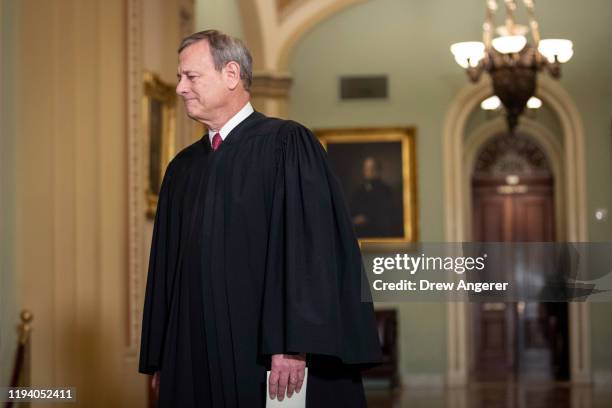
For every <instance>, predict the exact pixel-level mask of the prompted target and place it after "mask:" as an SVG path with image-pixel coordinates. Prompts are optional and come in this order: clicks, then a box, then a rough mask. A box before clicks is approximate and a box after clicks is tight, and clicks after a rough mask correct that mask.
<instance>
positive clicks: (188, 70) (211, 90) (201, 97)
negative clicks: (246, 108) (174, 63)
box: [176, 40, 230, 124]
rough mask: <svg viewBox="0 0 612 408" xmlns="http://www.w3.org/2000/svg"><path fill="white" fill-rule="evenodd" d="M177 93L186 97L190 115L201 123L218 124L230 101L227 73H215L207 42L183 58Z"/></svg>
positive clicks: (185, 52) (186, 51)
mask: <svg viewBox="0 0 612 408" xmlns="http://www.w3.org/2000/svg"><path fill="white" fill-rule="evenodd" d="M177 78H178V84H177V85H176V93H177V94H178V95H180V96H182V97H183V102H184V103H185V110H186V111H187V115H188V116H189V117H190V118H192V119H195V120H197V121H199V122H202V123H206V124H209V123H211V122H214V121H215V119H216V118H217V116H218V115H219V112H222V111H223V107H224V106H225V105H226V104H227V102H228V99H229V97H230V94H229V90H228V88H227V86H226V83H225V81H224V75H223V70H221V72H219V71H217V70H215V64H214V62H213V58H212V55H211V54H210V48H209V45H208V42H207V41H206V40H202V41H198V42H197V43H194V44H191V45H189V46H188V47H187V48H185V49H184V50H183V51H181V53H180V54H179V66H178V72H177Z"/></svg>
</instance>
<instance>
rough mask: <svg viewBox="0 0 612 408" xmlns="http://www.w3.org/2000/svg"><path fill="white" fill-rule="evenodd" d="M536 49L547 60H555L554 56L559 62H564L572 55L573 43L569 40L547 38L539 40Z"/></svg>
mask: <svg viewBox="0 0 612 408" xmlns="http://www.w3.org/2000/svg"><path fill="white" fill-rule="evenodd" d="M538 51H540V54H542V55H543V56H544V57H546V59H547V60H548V61H549V62H555V56H556V57H557V60H558V61H559V62H560V63H565V62H567V61H569V60H570V59H571V58H572V55H574V45H573V43H572V42H571V41H570V40H561V39H547V40H540V43H539V44H538Z"/></svg>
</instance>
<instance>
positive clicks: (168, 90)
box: [142, 72, 176, 218]
mask: <svg viewBox="0 0 612 408" xmlns="http://www.w3.org/2000/svg"><path fill="white" fill-rule="evenodd" d="M175 97H176V94H175V90H174V86H173V85H171V84H168V83H165V82H163V81H161V80H160V79H159V78H158V77H157V75H155V74H153V73H151V72H145V75H144V96H143V102H142V119H143V135H144V148H145V154H144V157H145V194H146V197H147V210H146V213H147V216H148V217H149V218H154V217H155V210H156V209H157V201H158V198H159V190H160V188H161V183H162V179H163V177H164V172H165V171H166V167H167V165H168V163H169V162H170V160H172V157H173V156H174V153H175V152H174V139H175V132H176V130H175V129H176V125H175V120H176V119H175V107H176V98H175Z"/></svg>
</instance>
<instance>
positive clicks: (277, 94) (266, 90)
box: [251, 72, 293, 99]
mask: <svg viewBox="0 0 612 408" xmlns="http://www.w3.org/2000/svg"><path fill="white" fill-rule="evenodd" d="M292 81H293V80H292V79H291V75H290V74H288V73H278V74H277V73H271V72H254V73H253V83H252V84H251V95H252V96H253V97H254V98H259V97H264V98H280V99H288V98H289V90H290V88H291V83H292Z"/></svg>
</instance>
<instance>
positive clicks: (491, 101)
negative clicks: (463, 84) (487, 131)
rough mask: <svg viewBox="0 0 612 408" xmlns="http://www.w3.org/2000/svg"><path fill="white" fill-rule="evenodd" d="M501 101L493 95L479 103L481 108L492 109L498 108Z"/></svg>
mask: <svg viewBox="0 0 612 408" xmlns="http://www.w3.org/2000/svg"><path fill="white" fill-rule="evenodd" d="M500 106H501V101H500V100H499V98H498V97H497V96H496V95H493V96H491V97H489V98H487V99H485V100H484V101H482V102H481V103H480V107H481V108H482V110H487V111H494V110H497V109H499V107H500Z"/></svg>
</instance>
